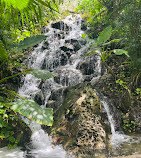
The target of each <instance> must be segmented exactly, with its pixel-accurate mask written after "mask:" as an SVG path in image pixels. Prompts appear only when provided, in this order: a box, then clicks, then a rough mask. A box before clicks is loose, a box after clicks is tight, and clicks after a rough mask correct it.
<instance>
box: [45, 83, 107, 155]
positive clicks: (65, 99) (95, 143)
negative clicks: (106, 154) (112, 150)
mask: <svg viewBox="0 0 141 158" xmlns="http://www.w3.org/2000/svg"><path fill="white" fill-rule="evenodd" d="M54 94H56V95H57V97H54V95H52V96H51V97H50V100H49V102H48V105H47V106H48V107H53V108H54V124H53V126H52V127H51V129H50V133H51V134H52V135H53V136H54V137H53V141H54V143H61V144H63V146H64V148H65V149H66V150H69V149H71V151H73V153H74V154H75V155H76V156H78V157H84V156H85V157H87V156H90V155H91V156H92V155H94V153H96V152H98V151H105V149H106V141H107V137H106V133H108V132H109V131H110V130H109V129H110V128H109V125H108V124H106V122H107V121H105V120H107V117H106V118H104V117H105V116H104V115H103V113H104V111H103V109H102V106H101V104H100V101H99V99H98V96H97V95H96V93H95V92H94V90H93V89H92V87H91V86H90V85H89V84H88V83H81V84H78V85H76V86H72V87H69V88H66V89H62V90H61V89H59V90H58V91H57V92H54ZM56 95H55V96H56ZM59 96H60V97H61V98H60V97H59ZM56 98H57V99H56ZM57 104H58V106H57ZM103 116H104V117H103ZM105 131H106V132H105Z"/></svg>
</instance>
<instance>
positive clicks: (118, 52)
mask: <svg viewBox="0 0 141 158" xmlns="http://www.w3.org/2000/svg"><path fill="white" fill-rule="evenodd" d="M112 52H114V53H115V54H116V55H122V54H125V55H126V56H127V57H130V56H129V54H128V52H127V51H126V50H123V49H114V50H113V51H112Z"/></svg>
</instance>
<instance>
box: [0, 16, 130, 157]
mask: <svg viewBox="0 0 141 158" xmlns="http://www.w3.org/2000/svg"><path fill="white" fill-rule="evenodd" d="M44 34H45V35H46V36H47V39H46V40H45V41H43V42H41V43H40V44H39V45H38V46H37V47H36V48H34V50H33V51H32V52H31V54H30V55H29V56H28V58H27V59H26V60H25V62H26V63H27V64H28V67H29V68H32V69H41V70H42V69H43V70H48V71H50V72H52V73H54V74H56V75H57V77H55V78H51V79H49V80H41V79H37V78H35V77H34V76H33V75H31V74H27V75H26V76H25V78H24V83H23V84H22V85H21V87H20V88H19V91H18V93H19V95H21V96H22V97H24V98H27V99H33V100H35V101H36V102H37V103H38V104H39V105H40V106H44V107H46V105H47V102H48V99H49V98H50V96H51V93H52V91H53V90H55V89H58V88H65V87H68V86H72V85H76V84H78V83H81V82H84V81H90V82H91V83H93V84H94V83H95V82H96V81H97V80H98V79H99V78H100V77H101V64H100V56H99V51H97V50H96V51H95V53H93V55H92V56H86V55H85V54H86V53H87V52H88V51H89V47H90V44H91V43H90V42H88V41H86V40H84V39H83V38H82V34H84V31H83V28H82V19H81V17H80V15H78V14H76V15H70V16H67V17H66V18H65V19H64V20H62V21H60V22H56V23H50V24H49V25H48V26H47V27H46V28H45V30H44ZM38 98H40V99H38ZM100 101H101V104H102V105H103V107H104V109H105V111H106V113H107V116H108V121H109V123H110V126H111V133H112V136H111V140H110V141H111V144H112V146H113V147H114V148H117V147H118V146H119V145H120V144H121V143H123V142H127V141H129V140H131V137H129V136H127V135H124V134H123V133H122V132H118V131H116V130H115V121H114V119H113V116H112V112H111V110H110V108H109V105H108V104H109V103H108V102H107V98H106V97H102V98H100ZM23 120H24V121H25V122H26V123H27V124H28V126H29V127H30V129H31V130H32V136H31V142H30V144H28V145H27V150H26V151H25V152H24V153H23V152H22V151H21V150H19V149H16V150H11V151H10V153H9V152H8V151H7V150H6V148H3V150H0V156H2V158H10V157H11V158H23V157H26V158H27V157H32V158H70V157H73V155H71V154H69V155H68V153H67V152H66V151H65V150H64V149H63V147H62V146H61V145H57V146H54V145H52V138H51V137H50V136H49V135H48V134H47V133H46V132H45V131H44V130H43V129H42V128H41V125H39V124H37V123H35V122H33V121H32V122H31V121H29V120H28V119H25V118H24V117H23ZM131 141H132V140H131Z"/></svg>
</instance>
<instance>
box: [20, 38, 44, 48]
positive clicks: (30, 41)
mask: <svg viewBox="0 0 141 158" xmlns="http://www.w3.org/2000/svg"><path fill="white" fill-rule="evenodd" d="M45 39H46V36H44V35H37V36H31V37H27V38H25V39H24V40H23V41H20V43H19V44H18V45H17V47H18V48H19V49H27V48H31V47H33V46H35V45H37V44H39V43H40V42H42V41H43V40H45Z"/></svg>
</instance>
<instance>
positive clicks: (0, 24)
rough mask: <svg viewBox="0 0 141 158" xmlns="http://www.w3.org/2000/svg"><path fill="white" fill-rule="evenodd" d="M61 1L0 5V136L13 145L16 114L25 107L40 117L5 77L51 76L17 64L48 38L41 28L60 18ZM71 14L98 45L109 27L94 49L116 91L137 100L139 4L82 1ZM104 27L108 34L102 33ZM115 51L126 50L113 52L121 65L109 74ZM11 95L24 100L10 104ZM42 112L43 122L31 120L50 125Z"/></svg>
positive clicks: (5, 0) (140, 79) (140, 90)
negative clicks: (117, 87)
mask: <svg viewBox="0 0 141 158" xmlns="http://www.w3.org/2000/svg"><path fill="white" fill-rule="evenodd" d="M62 3H63V0H45V1H44V0H22V1H14V0H1V1H0V73H1V75H0V128H1V133H0V137H1V138H2V139H3V138H7V139H9V141H10V142H11V143H13V137H12V133H13V132H12V123H11V122H12V121H13V120H17V119H19V117H18V116H17V115H16V112H19V113H21V114H23V115H25V116H28V112H27V111H25V113H23V112H22V111H21V109H22V106H23V105H28V104H29V105H31V106H33V108H34V109H35V110H36V111H38V113H40V114H42V112H41V109H40V108H39V107H38V105H36V103H34V102H33V101H31V100H29V101H28V100H25V99H24V98H22V97H21V96H19V95H18V94H16V92H15V91H12V90H11V89H8V88H7V86H6V84H7V82H10V80H9V79H11V78H14V77H15V76H19V75H21V74H26V73H32V74H33V75H35V76H36V77H40V78H44V79H48V78H50V77H53V76H54V74H51V73H49V72H46V71H39V70H29V69H28V68H27V67H25V66H23V65H22V64H21V60H22V58H23V56H24V51H25V50H27V49H29V47H31V48H32V47H33V46H35V45H36V44H38V43H40V42H41V41H42V40H44V39H45V38H46V37H45V36H44V35H42V27H43V26H45V25H47V23H48V22H49V21H51V20H54V19H56V17H58V15H59V5H60V4H62ZM66 12H67V11H66ZM75 12H77V13H80V14H81V15H82V17H83V19H84V20H85V21H86V22H87V24H86V25H88V26H89V30H88V32H87V35H88V37H89V38H91V39H93V40H95V39H97V38H98V39H97V41H98V40H99V37H100V36H102V37H104V36H105V33H104V32H107V30H108V29H107V28H109V30H110V35H111V36H109V37H108V38H107V36H108V35H106V37H105V38H106V40H105V43H99V44H98V45H97V47H99V49H100V50H101V59H102V58H103V63H104V65H105V66H106V68H107V69H108V71H109V73H111V74H112V75H113V76H114V77H115V78H116V79H115V82H116V83H117V84H119V86H120V88H123V89H126V90H128V91H129V92H130V93H131V95H133V96H136V97H137V98H138V99H141V84H140V83H141V52H140V45H141V19H140V17H141V1H140V0H82V1H78V6H77V8H75ZM62 14H63V13H62ZM64 14H66V13H65V11H64ZM67 14H69V11H68V13H67ZM104 29H107V30H106V31H103V30H104ZM102 31H103V32H102ZM116 39H117V40H116ZM110 41H112V42H110ZM27 43H28V44H29V45H27ZM102 44H103V45H102ZM114 49H122V50H123V51H124V53H123V52H122V53H121V52H116V53H117V54H118V55H122V56H121V59H122V60H121V61H122V63H121V62H119V63H118V64H119V65H120V67H119V69H118V72H117V73H115V72H114V71H113V70H112V66H113V65H114V63H113V65H110V64H111V63H110V60H112V59H113V58H114V57H115V54H116V53H115V52H114V51H113V52H112V51H111V50H114ZM92 51H93V50H92ZM127 52H128V55H127ZM119 65H118V66H119ZM120 68H121V69H120ZM37 72H38V73H37ZM15 97H18V98H19V97H20V98H21V99H22V101H18V102H15V103H13V101H14V99H15ZM27 109H28V107H27ZM45 113H46V114H47V115H46V116H45V117H44V118H43V120H37V118H32V117H31V119H34V120H35V121H37V122H39V123H42V124H46V125H52V109H47V110H45ZM46 117H47V118H46ZM46 120H47V122H46ZM9 125H10V127H9Z"/></svg>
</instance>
